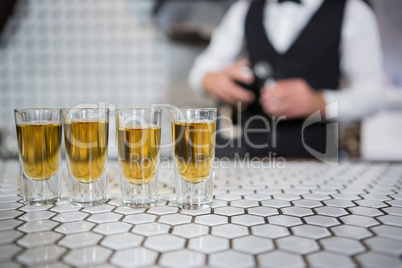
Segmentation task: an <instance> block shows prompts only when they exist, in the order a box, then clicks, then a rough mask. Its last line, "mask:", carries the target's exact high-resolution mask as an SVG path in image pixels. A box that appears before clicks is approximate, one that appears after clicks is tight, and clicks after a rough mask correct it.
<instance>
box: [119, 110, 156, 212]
mask: <svg viewBox="0 0 402 268" xmlns="http://www.w3.org/2000/svg"><path fill="white" fill-rule="evenodd" d="M161 115H162V111H161V109H143V108H138V109H117V110H116V129H117V146H118V155H119V167H120V185H121V193H122V203H123V205H124V206H129V207H135V208H139V207H151V206H154V205H155V204H156V203H157V200H158V176H157V169H158V164H159V149H160V140H161Z"/></svg>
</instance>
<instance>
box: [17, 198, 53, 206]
mask: <svg viewBox="0 0 402 268" xmlns="http://www.w3.org/2000/svg"><path fill="white" fill-rule="evenodd" d="M59 201H60V198H58V197H55V198H51V199H46V200H35V199H24V200H23V202H24V204H25V205H27V206H46V205H53V204H55V203H57V202H59Z"/></svg>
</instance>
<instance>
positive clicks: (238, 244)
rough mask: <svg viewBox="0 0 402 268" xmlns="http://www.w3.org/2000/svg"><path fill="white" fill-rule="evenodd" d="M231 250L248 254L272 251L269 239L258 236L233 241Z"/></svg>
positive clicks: (272, 245) (272, 247) (271, 243)
mask: <svg viewBox="0 0 402 268" xmlns="http://www.w3.org/2000/svg"><path fill="white" fill-rule="evenodd" d="M232 243H233V249H235V250H238V251H242V252H245V253H248V254H260V253H263V252H266V251H270V250H273V249H274V244H273V242H272V240H271V239H267V238H262V237H258V236H253V235H251V236H245V237H240V238H235V239H233V242H232Z"/></svg>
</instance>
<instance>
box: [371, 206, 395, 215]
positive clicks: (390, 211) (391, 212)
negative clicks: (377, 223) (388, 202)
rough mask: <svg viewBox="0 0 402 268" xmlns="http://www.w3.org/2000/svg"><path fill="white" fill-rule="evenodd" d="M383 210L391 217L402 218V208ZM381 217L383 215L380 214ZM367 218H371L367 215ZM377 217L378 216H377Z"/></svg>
mask: <svg viewBox="0 0 402 268" xmlns="http://www.w3.org/2000/svg"><path fill="white" fill-rule="evenodd" d="M382 210H383V211H384V212H386V213H387V214H389V215H395V216H402V208H398V207H389V208H383V209H382ZM380 215H382V214H380ZM367 216H369V215H367ZM375 216H378V215H375Z"/></svg>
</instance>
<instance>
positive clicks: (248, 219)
mask: <svg viewBox="0 0 402 268" xmlns="http://www.w3.org/2000/svg"><path fill="white" fill-rule="evenodd" d="M232 223H236V224H239V225H245V226H253V225H258V224H263V223H265V221H264V218H263V217H259V216H253V215H240V216H234V217H232Z"/></svg>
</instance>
